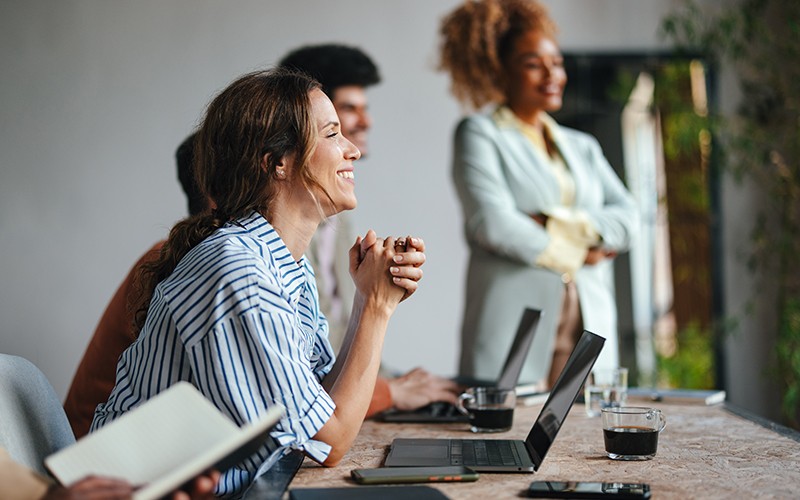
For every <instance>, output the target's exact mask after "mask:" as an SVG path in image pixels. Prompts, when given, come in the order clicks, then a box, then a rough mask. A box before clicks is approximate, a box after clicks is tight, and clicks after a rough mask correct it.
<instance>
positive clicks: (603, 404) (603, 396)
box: [583, 367, 628, 417]
mask: <svg viewBox="0 0 800 500" xmlns="http://www.w3.org/2000/svg"><path fill="white" fill-rule="evenodd" d="M583 397H584V401H585V403H586V414H587V415H589V416H590V417H597V416H600V412H601V410H602V409H603V408H614V407H620V406H625V401H626V400H627V398H628V369H627V368H621V367H620V368H598V369H595V370H593V371H592V373H590V374H589V377H588V378H587V379H586V385H585V387H584V395H583Z"/></svg>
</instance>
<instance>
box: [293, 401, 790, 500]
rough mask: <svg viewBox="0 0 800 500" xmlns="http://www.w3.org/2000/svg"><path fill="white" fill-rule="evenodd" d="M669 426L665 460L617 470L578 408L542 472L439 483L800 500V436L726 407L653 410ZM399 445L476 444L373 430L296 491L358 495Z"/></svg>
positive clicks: (446, 434)
mask: <svg viewBox="0 0 800 500" xmlns="http://www.w3.org/2000/svg"><path fill="white" fill-rule="evenodd" d="M650 406H653V407H655V408H659V409H661V410H662V411H663V412H664V414H665V416H666V418H667V427H666V429H664V431H663V432H662V433H661V435H660V437H659V442H658V452H657V455H656V457H655V458H654V459H653V460H650V461H644V462H618V461H613V460H610V459H608V458H606V456H605V452H604V448H603V433H602V430H601V425H600V418H599V417H595V418H590V417H587V416H586V414H585V412H584V406H583V405H582V404H575V406H573V408H572V410H571V412H570V414H569V416H568V418H567V420H566V422H565V423H564V426H563V427H562V428H561V431H560V433H559V434H558V436H557V437H556V440H555V442H554V443H553V446H552V447H551V448H550V451H549V452H548V454H547V457H546V458H545V460H544V463H543V464H542V467H541V468H540V469H539V471H538V472H536V473H534V474H531V473H519V474H490V473H482V474H481V475H480V479H478V481H477V482H474V483H443V484H440V483H437V484H431V486H433V487H435V488H438V489H439V490H441V491H442V492H443V493H445V495H447V496H449V497H450V498H454V499H470V498H480V499H483V500H486V499H495V498H514V497H519V496H522V494H523V492H524V490H525V489H526V488H527V486H528V484H529V483H530V482H531V481H533V480H534V479H536V480H552V481H606V482H643V483H649V484H650V487H651V490H652V492H653V498H654V499H657V498H735V497H740V498H753V497H758V498H800V437H799V436H800V433H796V432H794V431H791V430H789V429H786V428H783V427H780V426H776V425H774V424H770V423H769V422H768V421H765V420H761V419H758V418H757V417H751V416H749V415H747V414H745V413H743V412H741V411H739V410H735V409H734V408H729V407H726V406H723V405H718V406H690V405H675V404H662V403H652V404H651V405H650ZM540 409H541V404H536V405H533V406H524V405H522V404H520V405H518V406H517V408H516V410H515V412H514V427H513V428H512V429H511V430H510V431H508V432H504V433H499V434H481V435H479V437H497V438H504V439H525V436H526V435H527V433H528V430H529V429H530V427H531V425H532V424H533V422H534V420H535V419H536V417H537V415H538V414H539V411H540ZM395 437H425V438H471V437H476V435H475V434H472V433H470V432H469V431H468V430H467V426H466V424H387V423H382V422H374V421H367V422H365V423H364V425H363V427H362V428H361V432H360V433H359V435H358V438H357V439H356V441H355V444H354V445H353V447H352V449H351V450H350V452H349V453H348V454H347V455H346V456H345V458H344V460H342V463H341V464H339V465H338V466H337V467H333V468H324V467H320V466H319V465H317V464H316V463H314V462H313V461H311V460H309V459H305V461H304V462H303V464H302V466H300V468H299V470H298V471H297V474H296V475H295V477H294V479H293V480H292V482H291V484H289V490H291V489H293V488H305V487H353V488H358V487H359V486H358V485H357V484H356V483H354V482H353V481H351V480H350V470H351V469H356V468H371V467H380V466H382V464H383V460H384V458H385V457H386V453H387V450H388V447H389V445H390V443H391V442H392V439H393V438H395Z"/></svg>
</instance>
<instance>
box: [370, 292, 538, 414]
mask: <svg viewBox="0 0 800 500" xmlns="http://www.w3.org/2000/svg"><path fill="white" fill-rule="evenodd" d="M541 316H542V312H541V311H540V310H538V309H531V308H527V307H526V308H525V310H524V311H523V312H522V317H521V318H520V320H519V326H518V327H517V334H516V335H515V336H514V341H513V342H512V343H511V348H510V349H509V351H508V355H507V356H506V361H505V363H504V364H503V369H502V370H501V371H500V376H499V377H498V379H497V380H476V379H456V382H458V383H459V384H460V385H464V386H470V387H500V388H502V389H512V388H514V387H516V385H517V382H519V375H520V373H522V367H523V366H524V365H525V359H526V358H527V357H528V351H529V350H530V347H531V344H532V343H533V336H534V334H535V333H536V327H537V326H539V318H541ZM379 418H380V419H381V420H383V421H384V422H403V423H436V422H467V421H468V420H469V417H468V416H467V415H464V414H463V413H461V412H460V411H458V408H456V406H455V405H453V404H451V403H445V402H442V401H437V402H435V403H431V404H429V405H426V406H423V407H422V408H418V409H416V410H410V411H408V410H397V409H390V410H386V411H385V412H383V413H382V414H381V415H380V417H379Z"/></svg>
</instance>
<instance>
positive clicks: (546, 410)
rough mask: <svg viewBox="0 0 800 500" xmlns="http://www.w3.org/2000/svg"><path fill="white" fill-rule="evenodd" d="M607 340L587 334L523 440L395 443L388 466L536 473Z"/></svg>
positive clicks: (438, 440) (424, 440)
mask: <svg viewBox="0 0 800 500" xmlns="http://www.w3.org/2000/svg"><path fill="white" fill-rule="evenodd" d="M604 343H605V339H604V338H603V337H600V336H599V335H595V334H594V333H591V332H589V331H585V330H584V332H583V335H581V338H580V340H578V343H577V345H576V346H575V349H573V351H572V354H570V357H569V359H568V360H567V364H566V365H565V366H564V369H563V370H562V371H561V374H560V375H559V377H558V380H557V381H556V383H555V384H554V385H553V388H552V389H551V391H550V396H549V397H548V398H547V401H546V402H545V404H544V406H543V407H542V411H541V412H540V413H539V417H538V418H537V419H536V422H534V423H533V427H532V428H531V430H530V432H529V433H528V437H527V438H525V440H524V441H520V440H516V439H513V440H512V439H407V438H397V439H395V440H394V441H393V442H392V447H391V449H390V450H389V455H388V456H387V457H386V461H385V463H384V465H385V466H386V467H422V466H445V465H464V466H467V467H469V468H470V469H473V470H476V471H478V472H534V471H536V470H538V469H539V467H540V466H541V465H542V461H544V457H545V455H546V454H547V451H548V450H549V449H550V445H551V444H553V441H554V440H555V438H556V434H558V431H559V430H560V429H561V425H562V424H563V423H564V420H565V419H566V418H567V414H568V413H569V410H570V408H572V404H573V403H574V402H575V399H576V398H577V397H578V394H579V393H580V390H581V386H583V383H584V382H585V381H586V377H587V376H588V375H589V372H590V371H591V370H592V367H593V366H594V363H595V361H596V360H597V356H599V355H600V351H601V350H602V349H603V344H604Z"/></svg>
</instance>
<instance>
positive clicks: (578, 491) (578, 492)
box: [528, 481, 650, 500]
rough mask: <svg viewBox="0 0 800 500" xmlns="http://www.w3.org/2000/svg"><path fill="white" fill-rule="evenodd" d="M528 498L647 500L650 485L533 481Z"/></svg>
mask: <svg viewBox="0 0 800 500" xmlns="http://www.w3.org/2000/svg"><path fill="white" fill-rule="evenodd" d="M528 496H529V497H533V498H608V499H616V500H625V499H647V498H650V485H649V484H644V483H601V482H584V481H534V482H532V483H531V485H530V487H529V488H528Z"/></svg>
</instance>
